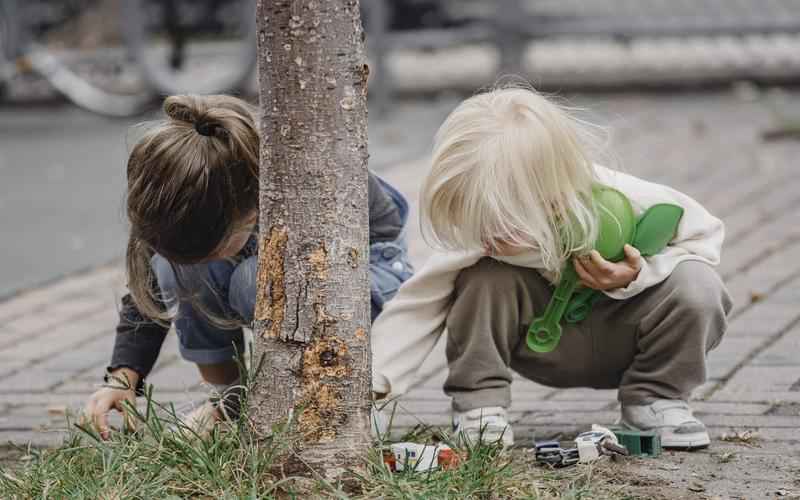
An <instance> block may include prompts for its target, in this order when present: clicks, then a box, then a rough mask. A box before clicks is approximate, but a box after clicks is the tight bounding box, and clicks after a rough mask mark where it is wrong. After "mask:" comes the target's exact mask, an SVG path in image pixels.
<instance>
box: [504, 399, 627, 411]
mask: <svg viewBox="0 0 800 500" xmlns="http://www.w3.org/2000/svg"><path fill="white" fill-rule="evenodd" d="M616 405H617V402H616V401H607V400H588V401H553V400H549V401H534V400H530V401H512V403H511V409H512V410H514V411H522V412H525V413H564V412H592V411H601V410H609V409H613V408H615V407H616Z"/></svg>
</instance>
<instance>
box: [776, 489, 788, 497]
mask: <svg viewBox="0 0 800 500" xmlns="http://www.w3.org/2000/svg"><path fill="white" fill-rule="evenodd" d="M775 494H776V495H778V496H779V497H785V496H787V495H788V494H789V490H786V489H783V488H781V489H779V490H778V491H776V492H775Z"/></svg>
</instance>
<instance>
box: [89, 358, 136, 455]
mask: <svg viewBox="0 0 800 500" xmlns="http://www.w3.org/2000/svg"><path fill="white" fill-rule="evenodd" d="M123 370H124V375H127V378H128V381H129V382H131V381H132V382H133V384H132V385H130V386H128V387H125V386H123V385H122V384H115V385H120V387H119V388H117V387H108V386H106V387H101V388H100V389H98V390H97V391H96V392H95V393H94V394H92V395H91V396H90V397H89V400H88V401H87V402H86V408H84V410H83V415H82V418H81V421H82V423H83V424H84V425H86V424H88V425H91V426H92V427H93V428H94V429H95V430H96V431H97V432H98V433H100V437H101V438H103V439H108V438H109V437H110V432H111V428H110V427H109V425H108V413H109V412H110V411H111V410H117V411H119V412H120V413H122V414H123V415H125V427H126V428H130V429H132V428H133V420H132V419H131V418H129V416H128V415H127V412H126V411H125V407H124V402H125V401H128V402H130V403H131V404H132V405H134V406H135V405H136V392H135V391H134V389H133V387H135V386H136V383H137V381H138V377H139V376H138V374H136V373H135V372H133V371H132V370H128V369H126V368H121V369H120V370H118V371H115V372H114V373H113V374H112V376H114V377H120V378H123V377H122V375H123V373H122V371H123ZM123 380H124V378H123Z"/></svg>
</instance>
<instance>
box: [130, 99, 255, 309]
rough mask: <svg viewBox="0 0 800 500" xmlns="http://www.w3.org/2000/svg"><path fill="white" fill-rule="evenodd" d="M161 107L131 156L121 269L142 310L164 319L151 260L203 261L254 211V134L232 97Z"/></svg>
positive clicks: (246, 109)
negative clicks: (125, 247)
mask: <svg viewBox="0 0 800 500" xmlns="http://www.w3.org/2000/svg"><path fill="white" fill-rule="evenodd" d="M163 110H164V113H165V114H166V119H164V120H161V121H159V122H157V123H155V124H154V126H153V127H152V128H150V129H149V130H148V131H147V132H146V133H145V134H144V136H143V137H142V138H141V139H140V140H139V141H138V142H137V143H136V145H135V146H134V147H133V150H132V151H131V154H130V157H129V158H128V168H127V173H128V194H127V215H128V220H129V221H130V225H131V229H130V237H129V240H128V250H127V257H126V267H127V274H128V288H129V289H130V292H131V296H132V297H133V300H134V302H135V303H136V305H137V307H138V308H139V310H140V312H141V313H142V314H144V315H145V316H148V317H150V318H152V319H156V320H162V321H167V320H168V319H169V316H168V314H166V313H165V312H164V311H163V310H162V308H160V307H159V306H158V305H157V302H156V300H155V297H154V296H153V287H152V284H153V283H154V282H155V276H154V274H153V271H152V269H151V266H150V258H151V257H152V255H153V253H155V252H157V253H159V254H160V255H162V256H163V257H164V258H166V259H167V260H168V261H170V262H171V263H173V264H178V265H180V264H194V263H197V262H200V261H202V260H203V259H205V258H207V257H208V256H210V255H212V254H214V253H215V251H216V250H218V249H219V248H220V247H221V246H222V245H224V244H225V242H226V241H227V240H228V238H229V237H230V236H231V235H232V234H233V233H234V232H235V231H237V230H239V229H240V228H241V225H242V223H243V221H244V220H245V219H247V218H248V217H249V216H250V215H251V214H253V213H254V212H255V211H256V210H257V209H258V147H259V134H258V130H257V128H258V127H257V125H256V119H255V113H254V108H253V107H252V106H250V105H249V104H248V103H246V102H244V101H242V100H241V99H237V98H235V97H231V96H225V95H212V96H196V95H179V96H171V97H167V98H166V100H164V106H163ZM176 274H177V273H176Z"/></svg>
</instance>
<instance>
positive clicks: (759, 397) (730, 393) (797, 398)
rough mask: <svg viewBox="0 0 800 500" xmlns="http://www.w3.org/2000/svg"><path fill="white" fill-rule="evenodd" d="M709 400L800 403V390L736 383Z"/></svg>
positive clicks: (716, 393)
mask: <svg viewBox="0 0 800 500" xmlns="http://www.w3.org/2000/svg"><path fill="white" fill-rule="evenodd" d="M760 368H763V367H760ZM708 400H709V401H726V402H742V403H770V404H775V403H779V402H787V403H800V391H764V390H761V389H750V388H748V389H744V388H739V387H737V386H735V385H728V386H726V387H724V388H722V389H720V390H719V391H717V392H715V393H714V394H713V395H712V396H711V397H710V398H709V399H708Z"/></svg>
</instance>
